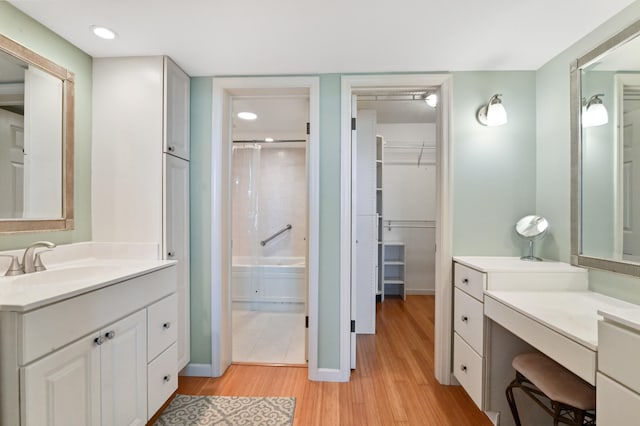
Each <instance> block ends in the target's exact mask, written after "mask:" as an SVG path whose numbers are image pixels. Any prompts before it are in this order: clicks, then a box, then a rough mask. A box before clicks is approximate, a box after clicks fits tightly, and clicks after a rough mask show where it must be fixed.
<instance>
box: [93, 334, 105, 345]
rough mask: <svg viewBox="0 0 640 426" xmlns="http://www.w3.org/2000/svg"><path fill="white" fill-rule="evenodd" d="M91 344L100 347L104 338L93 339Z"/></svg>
mask: <svg viewBox="0 0 640 426" xmlns="http://www.w3.org/2000/svg"><path fill="white" fill-rule="evenodd" d="M93 343H95V344H96V345H97V346H100V345H101V344H103V343H104V336H99V337H96V338H95V339H93Z"/></svg>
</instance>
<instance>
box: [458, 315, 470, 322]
mask: <svg viewBox="0 0 640 426" xmlns="http://www.w3.org/2000/svg"><path fill="white" fill-rule="evenodd" d="M460 319H461V320H462V322H467V321H469V317H468V316H466V315H463V316H462V318H460Z"/></svg>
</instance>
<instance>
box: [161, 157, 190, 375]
mask: <svg viewBox="0 0 640 426" xmlns="http://www.w3.org/2000/svg"><path fill="white" fill-rule="evenodd" d="M165 171H166V187H165V191H166V193H165V200H166V205H165V236H166V240H165V259H171V260H177V261H178V265H177V275H178V290H177V294H178V369H182V368H184V366H186V365H187V364H188V362H189V359H190V348H189V345H190V339H189V335H190V332H191V327H190V315H191V313H190V312H191V310H190V308H189V307H190V303H189V297H190V291H189V162H188V161H185V160H181V159H179V158H176V157H173V156H171V155H165Z"/></svg>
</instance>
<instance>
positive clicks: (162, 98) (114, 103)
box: [92, 56, 190, 368]
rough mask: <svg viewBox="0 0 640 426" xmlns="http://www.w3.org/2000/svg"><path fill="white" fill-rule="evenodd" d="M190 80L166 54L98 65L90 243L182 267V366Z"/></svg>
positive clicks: (186, 324)
mask: <svg viewBox="0 0 640 426" xmlns="http://www.w3.org/2000/svg"><path fill="white" fill-rule="evenodd" d="M189 104H190V80H189V76H188V75H187V74H186V73H184V72H183V71H182V70H181V69H180V68H179V67H178V66H177V65H176V64H175V63H174V62H173V61H172V60H171V59H170V58H168V57H166V56H154V57H127V58H96V59H94V61H93V144H92V156H93V161H92V225H93V240H94V241H99V242H101V241H106V242H143V243H147V242H151V243H155V244H157V245H158V248H159V253H158V258H160V259H172V260H177V261H178V266H177V268H178V271H177V275H178V291H177V304H178V324H177V330H178V334H177V335H178V344H177V353H178V359H179V362H178V365H179V367H180V368H183V367H185V366H186V365H187V364H188V362H189V359H190V338H189V335H190V284H189V280H190V278H189Z"/></svg>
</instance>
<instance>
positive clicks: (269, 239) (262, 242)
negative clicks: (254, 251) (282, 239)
mask: <svg viewBox="0 0 640 426" xmlns="http://www.w3.org/2000/svg"><path fill="white" fill-rule="evenodd" d="M291 228H292V226H291V224H290V223H289V224H287V226H285V227H284V228H282V229H281V230H279V231H278V232H276V233H275V234H273V235H272V236H270V237H269V238H267V239H266V240H262V241H260V245H261V246H265V245H267V243H268V242H269V241H271V240H273V239H274V238H275V237H277V236H278V235H280V234H282V233H283V232H286V231H288V230H289V229H291Z"/></svg>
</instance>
